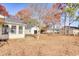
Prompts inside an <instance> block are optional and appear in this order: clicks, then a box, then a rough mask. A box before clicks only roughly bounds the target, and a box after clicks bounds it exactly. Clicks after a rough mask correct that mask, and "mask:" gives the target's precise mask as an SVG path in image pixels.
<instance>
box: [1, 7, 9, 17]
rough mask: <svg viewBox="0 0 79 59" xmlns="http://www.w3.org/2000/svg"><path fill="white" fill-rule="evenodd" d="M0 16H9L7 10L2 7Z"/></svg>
mask: <svg viewBox="0 0 79 59" xmlns="http://www.w3.org/2000/svg"><path fill="white" fill-rule="evenodd" d="M0 14H1V15H3V16H9V14H8V12H7V10H6V8H5V7H4V6H2V5H0Z"/></svg>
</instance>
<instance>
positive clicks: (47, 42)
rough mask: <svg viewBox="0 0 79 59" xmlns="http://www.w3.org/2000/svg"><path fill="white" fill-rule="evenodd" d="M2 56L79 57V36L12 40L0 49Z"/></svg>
mask: <svg viewBox="0 0 79 59" xmlns="http://www.w3.org/2000/svg"><path fill="white" fill-rule="evenodd" d="M0 55H9V56H10V55H11V56H28V55H29V56H46V55H49V56H52V55H54V56H57V55H59V56H60V55H62V56H63V55H79V36H63V35H56V34H55V35H53V34H41V35H40V38H39V40H37V38H36V37H32V36H26V38H25V39H14V40H13V39H11V40H8V43H5V44H4V45H3V46H1V47H0Z"/></svg>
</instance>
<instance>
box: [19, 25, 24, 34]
mask: <svg viewBox="0 0 79 59" xmlns="http://www.w3.org/2000/svg"><path fill="white" fill-rule="evenodd" d="M22 33H23V27H22V26H19V34H22Z"/></svg>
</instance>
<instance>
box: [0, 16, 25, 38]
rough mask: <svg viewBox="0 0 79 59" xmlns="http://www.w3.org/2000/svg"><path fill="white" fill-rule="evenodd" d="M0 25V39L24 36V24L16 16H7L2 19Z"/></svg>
mask: <svg viewBox="0 0 79 59" xmlns="http://www.w3.org/2000/svg"><path fill="white" fill-rule="evenodd" d="M0 25H1V30H0V32H2V33H1V35H0V39H6V38H7V39H19V38H24V37H25V24H24V22H23V21H22V20H20V19H19V18H17V17H12V16H10V17H7V18H5V19H4V23H3V24H0ZM4 37H6V38H4Z"/></svg>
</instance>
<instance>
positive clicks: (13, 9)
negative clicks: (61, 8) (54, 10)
mask: <svg viewBox="0 0 79 59" xmlns="http://www.w3.org/2000/svg"><path fill="white" fill-rule="evenodd" d="M1 4H2V5H3V6H5V7H6V9H7V11H8V13H9V14H10V15H16V13H17V12H18V11H20V10H22V9H24V8H27V7H28V4H27V3H1ZM51 5H52V4H51V3H49V4H47V6H48V8H50V7H51ZM78 23H79V22H74V23H73V24H72V26H76V27H77V26H78ZM67 24H68V23H67Z"/></svg>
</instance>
